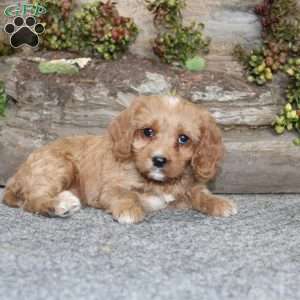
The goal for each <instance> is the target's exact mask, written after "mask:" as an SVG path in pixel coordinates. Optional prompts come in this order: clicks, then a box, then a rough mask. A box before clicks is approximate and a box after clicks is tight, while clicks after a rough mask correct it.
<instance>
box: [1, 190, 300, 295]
mask: <svg viewBox="0 0 300 300" xmlns="http://www.w3.org/2000/svg"><path fill="white" fill-rule="evenodd" d="M232 198H233V199H235V200H236V202H237V203H238V205H239V208H240V210H239V214H238V215H237V216H235V217H232V218H229V219H218V218H208V217H206V216H203V215H201V214H198V213H196V212H193V211H172V210H168V211H163V212H158V213H156V214H153V215H150V216H149V217H148V218H147V220H146V222H144V223H143V224H140V225H119V224H118V223H116V222H113V221H112V219H111V217H110V216H108V215H106V214H104V213H102V212H101V211H99V210H95V209H89V208H88V209H84V210H83V211H81V212H80V213H78V214H76V215H75V216H73V217H72V218H70V219H47V218H44V217H39V216H33V215H31V214H28V213H24V212H22V211H21V210H19V209H12V208H8V207H6V206H3V205H0V299H1V300H6V299H28V300H31V299H34V300H42V299H43V300H48V299H64V300H65V299H68V300H69V299H84V300H90V299H97V300H99V299H118V300H122V299H130V300H135V299H141V300H142V299H143V300H148V299H149V300H150V299H151V300H152V299H168V300H173V299H175V300H177V299H178V300H179V299H187V300H193V299H195V300H196V299H197V300H205V299H210V300H217V299H221V300H226V299H238V300H244V299H255V300H260V299H266V300H278V299H283V300H289V299H300V288H299V283H300V195H289V196H275V195H274V196H271V195H262V196H255V195H252V196H233V197H232Z"/></svg>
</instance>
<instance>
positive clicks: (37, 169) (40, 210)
mask: <svg viewBox="0 0 300 300" xmlns="http://www.w3.org/2000/svg"><path fill="white" fill-rule="evenodd" d="M13 180H14V181H13V182H14V185H15V186H18V189H19V191H18V196H19V198H20V201H22V203H23V209H24V210H25V211H28V212H32V213H37V214H41V215H45V216H58V217H67V216H70V215H72V214H73V213H75V212H76V211H78V210H79V209H80V200H79V199H78V198H77V197H76V196H75V195H74V194H72V193H71V192H70V191H68V189H69V188H70V186H71V185H72V183H73V182H74V180H76V167H75V166H74V165H73V163H72V161H71V160H69V159H66V157H65V156H63V155H60V154H58V153H55V152H51V151H48V152H47V153H45V152H43V153H35V154H33V155H32V156H30V157H29V159H28V160H27V161H26V162H25V163H24V164H23V165H22V166H21V168H20V169H19V170H18V172H17V174H16V175H15V177H14V179H13ZM10 190H11V186H8V187H7V191H8V194H7V195H8V196H10V194H9V191H10ZM8 199H9V197H8ZM4 202H5V201H4ZM6 202H7V199H6ZM8 204H9V203H8Z"/></svg>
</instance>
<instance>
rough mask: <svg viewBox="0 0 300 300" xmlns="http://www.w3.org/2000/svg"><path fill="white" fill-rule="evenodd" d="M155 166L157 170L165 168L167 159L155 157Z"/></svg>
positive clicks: (153, 158)
mask: <svg viewBox="0 0 300 300" xmlns="http://www.w3.org/2000/svg"><path fill="white" fill-rule="evenodd" d="M152 162H153V165H154V166H155V167H157V168H163V167H164V165H165V164H166V162H167V159H166V158H165V157H163V156H154V157H152Z"/></svg>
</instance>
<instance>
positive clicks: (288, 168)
mask: <svg viewBox="0 0 300 300" xmlns="http://www.w3.org/2000/svg"><path fill="white" fill-rule="evenodd" d="M40 130H41V131H40V132H35V131H33V130H28V129H25V128H23V129H21V128H13V127H10V126H5V127H2V130H1V133H0V153H1V160H0V185H4V184H5V182H6V180H7V179H8V178H9V177H10V176H12V175H13V174H14V172H15V170H16V168H17V167H18V165H19V164H20V163H21V162H22V161H23V160H24V159H25V158H26V157H27V155H28V154H29V153H30V152H31V151H32V150H33V149H35V148H37V147H39V146H41V145H43V144H45V143H46V142H48V141H50V140H52V139H53V137H51V135H48V134H47V130H46V129H45V128H44V129H40ZM100 132H101V130H100V129H97V130H94V131H91V130H87V129H86V128H83V129H79V128H74V129H73V134H78V135H79V134H85V133H91V134H99V133H100ZM62 134H63V133H62ZM293 138H294V136H293V135H292V134H286V135H283V136H274V134H273V133H272V132H271V130H266V129H265V130H258V129H255V130H233V131H228V132H224V140H225V144H226V155H225V159H224V162H223V165H222V168H221V170H220V172H219V174H218V176H217V179H216V180H215V181H214V182H212V183H211V184H210V187H211V189H212V190H213V191H215V192H218V193H229V194H230V193H300V185H299V182H300V172H299V169H300V151H299V148H298V147H296V146H294V145H293V143H292V139H293Z"/></svg>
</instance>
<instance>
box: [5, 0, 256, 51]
mask: <svg viewBox="0 0 300 300" xmlns="http://www.w3.org/2000/svg"><path fill="white" fill-rule="evenodd" d="M76 1H77V3H78V4H79V3H86V2H89V1H90V0H76ZM14 2H15V0H1V3H0V13H1V15H0V26H1V27H2V26H3V24H4V23H5V22H6V18H4V16H3V11H4V9H5V7H6V6H7V5H9V4H11V3H14ZM116 2H117V3H118V8H119V11H120V13H121V14H122V15H124V16H130V17H133V18H134V19H135V22H136V23H137V24H138V26H139V28H140V34H139V37H138V40H137V41H136V43H135V44H134V45H133V46H132V47H131V51H132V52H133V53H137V54H140V55H143V56H152V51H151V39H153V37H154V36H155V30H154V28H153V24H152V16H151V14H150V13H149V12H148V11H147V9H146V7H145V3H144V0H118V1H116ZM259 2H260V1H257V0H253V1H251V0H223V1H218V0H201V1H200V0H187V8H186V9H185V11H184V17H185V20H186V22H190V21H192V20H196V21H199V22H203V23H204V24H205V25H206V29H205V32H206V34H207V35H208V36H210V37H211V38H212V44H211V53H213V54H220V55H228V54H229V53H230V52H231V49H232V46H233V45H234V44H236V43H241V44H243V45H245V46H249V45H251V46H252V45H253V44H254V43H259V29H260V27H259V22H258V20H257V18H256V16H255V15H254V14H253V6H254V5H255V4H256V3H259ZM0 38H1V35H0ZM4 38H5V37H4ZM2 39H3V36H2Z"/></svg>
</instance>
